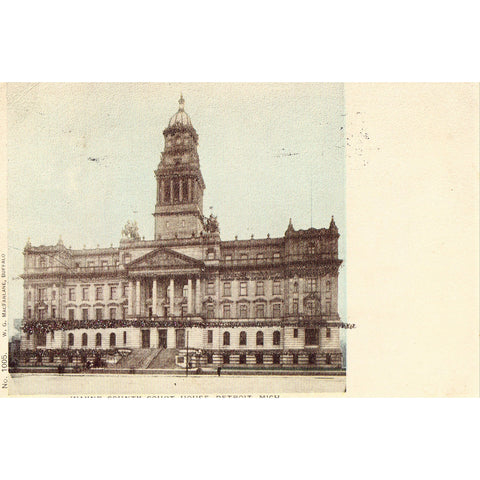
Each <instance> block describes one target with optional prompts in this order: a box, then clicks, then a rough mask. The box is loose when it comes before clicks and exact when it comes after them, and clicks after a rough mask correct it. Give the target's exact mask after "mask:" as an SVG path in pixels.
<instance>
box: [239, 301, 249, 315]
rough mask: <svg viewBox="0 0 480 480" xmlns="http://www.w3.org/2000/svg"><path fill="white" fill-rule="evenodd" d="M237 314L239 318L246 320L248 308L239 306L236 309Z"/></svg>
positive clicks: (243, 305) (242, 305)
mask: <svg viewBox="0 0 480 480" xmlns="http://www.w3.org/2000/svg"><path fill="white" fill-rule="evenodd" d="M238 313H239V315H238V316H239V317H240V318H248V307H247V305H245V304H244V303H242V304H240V307H238Z"/></svg>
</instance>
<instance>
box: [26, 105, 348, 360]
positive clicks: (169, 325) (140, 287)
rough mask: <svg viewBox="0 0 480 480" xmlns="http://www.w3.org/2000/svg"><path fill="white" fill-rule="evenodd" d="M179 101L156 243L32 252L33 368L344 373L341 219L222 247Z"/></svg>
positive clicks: (29, 333) (29, 334)
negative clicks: (144, 355) (144, 364)
mask: <svg viewBox="0 0 480 480" xmlns="http://www.w3.org/2000/svg"><path fill="white" fill-rule="evenodd" d="M179 103H180V108H179V111H178V112H177V113H176V114H175V115H174V116H173V117H172V119H171V120H170V123H169V126H168V127H167V128H166V129H165V131H164V132H163V133H164V137H165V150H164V152H163V153H162V156H161V161H160V164H159V165H158V168H157V170H156V171H155V177H156V181H157V198H156V205H155V212H154V218H155V238H154V240H141V239H139V238H138V237H136V236H131V237H128V236H125V237H124V238H122V239H121V240H120V243H119V246H118V247H115V248H113V247H112V248H97V249H83V250H75V249H71V248H66V247H65V246H64V244H63V242H62V241H61V240H59V242H58V243H57V244H56V245H53V246H37V247H34V246H32V245H31V244H30V242H28V243H27V245H26V246H25V250H24V258H25V271H24V274H23V279H24V294H25V297H24V326H23V334H22V339H21V350H22V352H23V355H22V362H23V364H30V365H38V364H42V365H48V364H56V363H66V364H70V363H71V364H72V365H74V364H76V363H82V362H85V361H86V360H87V359H90V360H92V361H93V362H96V363H97V364H98V363H99V361H100V360H101V361H102V362H106V361H107V362H109V363H110V364H112V365H114V364H115V363H116V362H117V361H118V360H119V358H120V357H121V356H122V355H128V353H129V352H132V351H135V350H137V349H167V350H172V351H175V353H176V358H177V365H179V366H181V365H182V364H184V365H186V363H187V360H186V359H187V358H188V363H189V365H190V366H192V368H193V367H202V368H208V367H209V366H215V367H216V366H220V365H223V366H229V365H231V366H235V367H239V368H242V367H245V368H266V367H268V368H269V369H270V368H277V367H278V368H282V367H291V368H299V369H301V368H319V367H328V368H337V367H338V368H339V367H340V366H341V361H342V354H341V350H340V337H339V329H340V327H341V322H340V318H339V316H338V305H337V302H338V296H337V292H338V269H339V266H340V264H341V260H339V258H338V238H339V233H338V230H337V227H336V225H335V222H334V220H333V217H332V221H331V223H330V226H329V227H328V228H322V229H315V228H310V229H308V230H295V229H294V227H293V224H292V222H291V221H290V224H289V225H288V228H287V230H286V232H285V234H284V236H283V237H280V238H270V237H268V238H264V239H253V238H252V239H250V240H238V239H235V240H229V241H222V240H221V238H220V233H219V228H218V222H217V221H216V218H215V217H213V216H210V218H205V217H204V216H203V191H204V189H205V184H204V181H203V178H202V174H201V171H200V163H199V158H198V153H197V144H198V136H197V133H196V131H195V129H194V128H193V126H192V123H191V121H190V118H189V116H188V115H187V114H186V112H185V110H184V101H183V98H181V99H180V102H179ZM187 348H188V357H187Z"/></svg>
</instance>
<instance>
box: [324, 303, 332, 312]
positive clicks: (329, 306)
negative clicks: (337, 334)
mask: <svg viewBox="0 0 480 480" xmlns="http://www.w3.org/2000/svg"><path fill="white" fill-rule="evenodd" d="M331 310H332V306H331V304H330V302H327V303H326V304H325V313H327V314H329V313H331Z"/></svg>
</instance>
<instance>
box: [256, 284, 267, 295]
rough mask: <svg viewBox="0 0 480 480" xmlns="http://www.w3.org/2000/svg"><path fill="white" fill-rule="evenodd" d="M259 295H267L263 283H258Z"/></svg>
mask: <svg viewBox="0 0 480 480" xmlns="http://www.w3.org/2000/svg"><path fill="white" fill-rule="evenodd" d="M256 294H257V295H265V290H264V288H263V282H257V291H256Z"/></svg>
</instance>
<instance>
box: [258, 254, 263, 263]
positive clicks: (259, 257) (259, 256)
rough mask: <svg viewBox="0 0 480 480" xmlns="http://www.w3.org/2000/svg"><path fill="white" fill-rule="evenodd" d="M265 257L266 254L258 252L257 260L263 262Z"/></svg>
mask: <svg viewBox="0 0 480 480" xmlns="http://www.w3.org/2000/svg"><path fill="white" fill-rule="evenodd" d="M264 259H265V255H264V254H263V253H257V262H259V263H261V262H263V260H264Z"/></svg>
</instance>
